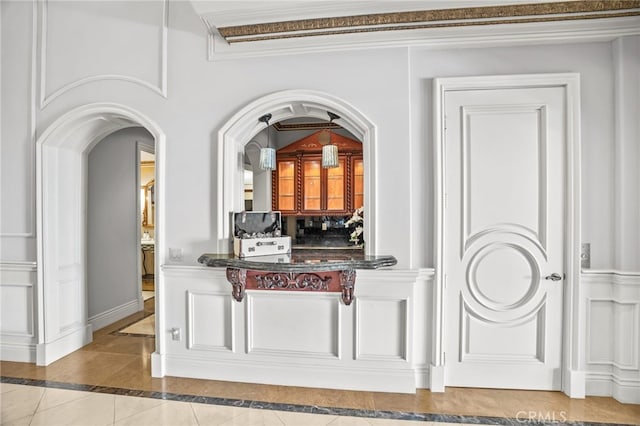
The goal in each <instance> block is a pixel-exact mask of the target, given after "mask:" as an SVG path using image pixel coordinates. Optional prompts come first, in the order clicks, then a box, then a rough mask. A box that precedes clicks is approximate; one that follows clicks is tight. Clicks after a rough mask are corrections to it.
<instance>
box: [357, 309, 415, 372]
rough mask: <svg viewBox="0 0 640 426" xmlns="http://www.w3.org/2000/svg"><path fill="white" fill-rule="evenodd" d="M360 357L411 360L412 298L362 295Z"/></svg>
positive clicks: (359, 326) (359, 335)
mask: <svg viewBox="0 0 640 426" xmlns="http://www.w3.org/2000/svg"><path fill="white" fill-rule="evenodd" d="M355 309H356V316H357V319H356V324H357V326H356V330H357V337H356V338H357V343H356V359H359V360H360V359H362V360H366V359H369V360H404V361H406V360H407V352H408V350H407V343H408V342H409V338H410V337H409V336H408V334H407V330H408V327H407V325H408V324H409V309H408V299H398V300H393V299H383V298H372V297H366V296H363V297H359V298H358V299H357V300H356V304H355Z"/></svg>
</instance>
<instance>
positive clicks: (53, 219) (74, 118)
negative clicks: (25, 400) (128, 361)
mask: <svg viewBox="0 0 640 426" xmlns="http://www.w3.org/2000/svg"><path fill="white" fill-rule="evenodd" d="M127 127H144V128H145V129H147V131H149V133H151V135H152V136H153V138H154V139H155V142H156V180H157V182H158V185H157V187H158V191H157V198H156V220H157V225H156V229H157V232H158V233H159V234H160V235H164V191H163V190H164V187H165V185H164V170H165V167H164V161H165V160H164V158H165V155H164V152H165V141H166V136H165V134H164V132H163V131H162V130H161V129H160V127H159V126H158V125H157V124H156V123H155V122H153V121H152V120H150V119H149V118H148V117H146V116H145V115H143V114H142V113H140V112H138V111H136V110H134V109H131V108H129V107H126V106H123V105H119V104H113V103H95V104H88V105H83V106H81V107H78V108H76V109H74V110H72V111H69V112H67V113H66V114H64V115H63V116H61V117H60V118H58V119H57V120H56V121H54V122H53V123H52V124H51V125H50V126H49V127H48V128H47V129H46V130H45V131H44V133H43V134H42V136H41V137H40V138H39V139H38V141H37V142H36V182H37V183H36V190H37V196H36V212H37V232H38V241H37V247H38V285H37V291H36V301H35V305H36V312H37V324H38V326H37V328H38V331H37V336H38V337H37V339H38V344H37V346H36V363H37V364H38V365H48V364H50V363H52V362H53V361H55V360H57V359H59V358H61V357H63V356H65V355H67V354H68V353H71V352H73V351H75V350H76V349H78V348H80V347H82V346H84V345H86V344H87V343H89V342H91V339H92V330H91V325H90V324H89V322H88V317H87V315H88V313H87V312H88V310H87V299H86V295H87V282H86V274H87V269H86V235H87V230H86V212H85V210H86V199H87V163H88V159H87V154H88V152H89V151H90V150H91V148H93V146H95V145H96V144H97V143H98V142H99V141H100V140H102V139H103V138H105V137H106V136H107V135H109V134H111V133H113V132H115V131H118V130H120V129H124V128H127ZM162 241H163V239H160V240H159V241H158V244H157V246H156V263H155V264H156V265H159V264H160V260H159V259H160V256H161V254H162V253H164V248H163V242H162ZM159 278H160V280H162V276H160V277H159ZM157 288H158V289H159V291H158V292H157V293H156V312H157V313H160V316H161V317H162V314H161V312H159V309H157V307H158V306H159V304H160V303H161V302H162V298H163V295H162V294H161V291H160V290H161V288H162V285H161V283H160V285H158V286H157ZM45 301H46V304H45V303H44V302H45ZM162 323H163V318H158V319H157V324H156V328H157V329H162V327H163V324H162ZM162 345H163V342H162V339H157V340H156V348H157V349H159V348H161V347H162Z"/></svg>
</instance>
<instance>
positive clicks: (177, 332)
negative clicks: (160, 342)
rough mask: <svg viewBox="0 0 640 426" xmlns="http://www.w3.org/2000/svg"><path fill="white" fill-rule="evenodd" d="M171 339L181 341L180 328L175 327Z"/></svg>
mask: <svg viewBox="0 0 640 426" xmlns="http://www.w3.org/2000/svg"><path fill="white" fill-rule="evenodd" d="M169 331H170V332H171V339H172V340H175V341H178V342H179V341H180V329H179V328H178V327H173V328H172V329H171V330H169Z"/></svg>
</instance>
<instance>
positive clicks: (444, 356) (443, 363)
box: [442, 352, 447, 365]
mask: <svg viewBox="0 0 640 426" xmlns="http://www.w3.org/2000/svg"><path fill="white" fill-rule="evenodd" d="M446 363H447V353H446V352H442V365H445V364H446Z"/></svg>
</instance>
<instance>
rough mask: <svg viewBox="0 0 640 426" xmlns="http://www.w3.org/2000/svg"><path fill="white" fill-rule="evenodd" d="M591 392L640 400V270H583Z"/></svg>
mask: <svg viewBox="0 0 640 426" xmlns="http://www.w3.org/2000/svg"><path fill="white" fill-rule="evenodd" d="M581 281H582V284H583V287H584V289H585V291H584V294H585V296H584V297H585V299H584V305H585V314H586V354H585V360H586V361H585V363H586V386H587V394H588V395H598V396H612V397H614V398H615V399H617V400H618V401H620V402H624V403H635V404H640V365H639V363H640V359H639V358H640V273H628V272H620V271H584V272H583V273H582V277H581Z"/></svg>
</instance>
